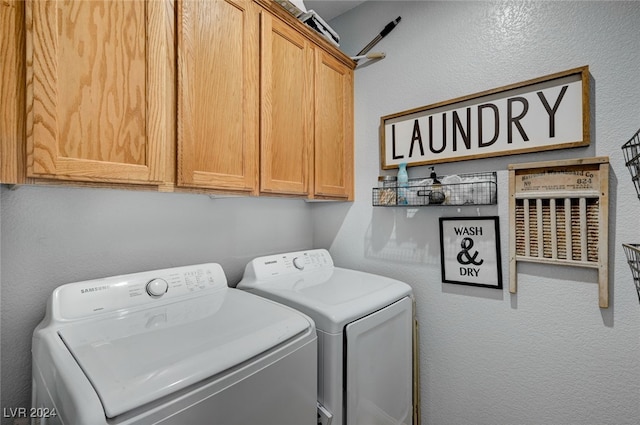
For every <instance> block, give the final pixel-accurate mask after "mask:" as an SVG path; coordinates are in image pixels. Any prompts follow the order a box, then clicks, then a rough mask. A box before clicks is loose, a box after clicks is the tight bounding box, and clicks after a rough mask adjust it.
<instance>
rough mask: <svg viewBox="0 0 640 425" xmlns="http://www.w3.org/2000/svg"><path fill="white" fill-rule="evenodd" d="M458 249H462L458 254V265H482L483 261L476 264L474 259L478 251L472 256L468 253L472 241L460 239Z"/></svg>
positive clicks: (471, 246)
mask: <svg viewBox="0 0 640 425" xmlns="http://www.w3.org/2000/svg"><path fill="white" fill-rule="evenodd" d="M460 247H461V248H462V251H460V252H459V253H458V263H460V264H462V265H468V264H473V265H475V266H479V265H481V264H482V263H484V260H483V259H480V261H478V262H476V258H477V257H478V255H479V252H478V251H476V252H475V253H474V254H473V255H471V254H470V253H469V251H470V250H471V248H473V239H471V238H464V239H462V242H461V243H460Z"/></svg>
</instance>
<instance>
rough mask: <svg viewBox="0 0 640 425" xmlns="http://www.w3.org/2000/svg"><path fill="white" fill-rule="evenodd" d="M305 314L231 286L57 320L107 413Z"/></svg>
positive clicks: (254, 346) (239, 359) (292, 325)
mask: <svg viewBox="0 0 640 425" xmlns="http://www.w3.org/2000/svg"><path fill="white" fill-rule="evenodd" d="M311 326H312V323H311V322H310V321H309V320H308V318H306V317H304V316H303V315H301V314H299V313H298V312H295V311H293V310H291V309H289V308H286V307H284V306H281V305H278V304H276V303H273V302H271V301H268V300H265V299H262V298H260V297H257V296H254V295H252V294H249V293H246V292H243V291H239V290H236V289H231V288H228V289H223V290H219V291H215V292H214V293H210V294H207V295H202V296H198V297H196V298H192V299H188V300H181V301H180V302H175V303H171V304H167V305H164V306H161V307H155V308H147V309H143V310H139V311H130V312H125V313H123V312H119V313H116V314H110V315H108V316H107V317H102V318H99V319H95V320H91V321H84V322H79V323H72V324H70V325H67V326H63V327H61V328H60V329H59V330H58V334H59V335H60V337H61V338H62V340H63V341H64V343H65V345H66V346H67V348H68V349H69V351H70V352H71V354H72V355H73V357H74V358H75V360H76V361H77V362H78V364H79V365H80V367H81V368H82V370H83V371H84V373H85V375H86V376H87V378H88V379H89V380H90V381H91V384H92V385H93V387H94V388H95V390H96V392H97V393H98V395H99V397H100V400H101V401H102V404H103V407H104V410H105V413H106V416H107V417H109V418H113V417H115V416H117V415H120V414H122V413H125V412H127V411H129V410H131V409H134V408H136V407H139V406H141V405H144V404H145V403H148V402H151V401H153V400H157V399H159V398H161V397H164V396H167V395H169V394H171V393H173V392H175V391H178V390H180V389H182V388H185V387H187V386H189V385H192V384H194V383H197V382H200V381H202V380H205V379H207V378H209V377H213V376H215V375H218V374H221V373H224V372H225V371H226V370H228V369H230V368H232V367H234V366H236V365H239V364H241V363H243V362H245V361H247V360H249V359H251V358H252V357H254V356H257V355H260V354H261V353H264V352H265V351H267V350H269V349H271V348H273V347H275V346H277V345H279V344H281V343H283V342H285V341H288V340H290V339H292V338H294V337H295V336H296V335H298V334H300V333H302V332H304V331H306V330H308V329H309V328H310V327H311Z"/></svg>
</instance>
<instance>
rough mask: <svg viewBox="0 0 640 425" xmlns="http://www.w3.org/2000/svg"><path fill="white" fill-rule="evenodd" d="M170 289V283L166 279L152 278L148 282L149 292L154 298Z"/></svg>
mask: <svg viewBox="0 0 640 425" xmlns="http://www.w3.org/2000/svg"><path fill="white" fill-rule="evenodd" d="M168 289H169V284H168V283H167V281H166V280H164V279H152V280H150V281H149V282H147V294H149V295H151V296H152V297H154V298H159V297H161V296H163V295H164V294H165V293H166V292H167V290H168Z"/></svg>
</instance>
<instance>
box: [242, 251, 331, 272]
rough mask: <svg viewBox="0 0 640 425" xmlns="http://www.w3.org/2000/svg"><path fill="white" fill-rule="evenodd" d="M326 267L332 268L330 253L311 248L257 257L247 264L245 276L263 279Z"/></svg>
mask: <svg viewBox="0 0 640 425" xmlns="http://www.w3.org/2000/svg"><path fill="white" fill-rule="evenodd" d="M328 268H333V260H332V259H331V254H329V252H328V251H327V250H325V249H313V250H309V251H298V252H289V253H286V254H276V255H268V256H265V257H258V258H256V259H254V260H253V261H251V263H249V264H248V265H247V270H245V276H247V274H249V275H251V274H253V276H255V279H257V280H265V279H269V278H272V277H275V276H286V275H292V274H297V273H300V272H309V271H318V270H319V269H328Z"/></svg>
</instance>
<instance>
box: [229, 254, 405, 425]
mask: <svg viewBox="0 0 640 425" xmlns="http://www.w3.org/2000/svg"><path fill="white" fill-rule="evenodd" d="M237 288H240V289H244V290H248V291H250V292H252V293H255V294H258V295H260V296H263V297H266V298H269V299H272V300H274V301H278V302H280V303H283V304H286V305H288V306H291V307H293V308H295V309H297V310H299V311H301V312H303V313H305V314H307V315H309V316H310V317H311V318H312V319H313V320H314V322H315V324H316V331H317V333H318V402H319V404H320V406H319V410H320V417H321V421H320V422H321V423H323V424H327V423H331V425H391V424H393V425H410V424H411V423H412V416H413V403H412V393H413V392H412V376H413V375H412V358H413V356H412V354H413V350H412V337H413V332H412V329H413V300H412V291H411V287H410V286H409V285H407V284H406V283H404V282H400V281H398V280H394V279H389V278H386V277H383V276H379V275H374V274H370V273H364V272H360V271H355V270H348V269H344V268H339V267H335V266H334V264H333V260H332V258H331V255H330V254H329V252H327V251H326V250H324V249H317V250H309V251H300V252H292V253H286V254H278V255H269V256H265V257H260V258H256V259H254V260H253V261H251V262H250V263H249V264H248V265H247V266H246V268H245V273H244V276H243V279H242V281H241V282H240V283H239V284H238V285H237ZM323 416H324V417H323Z"/></svg>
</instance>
